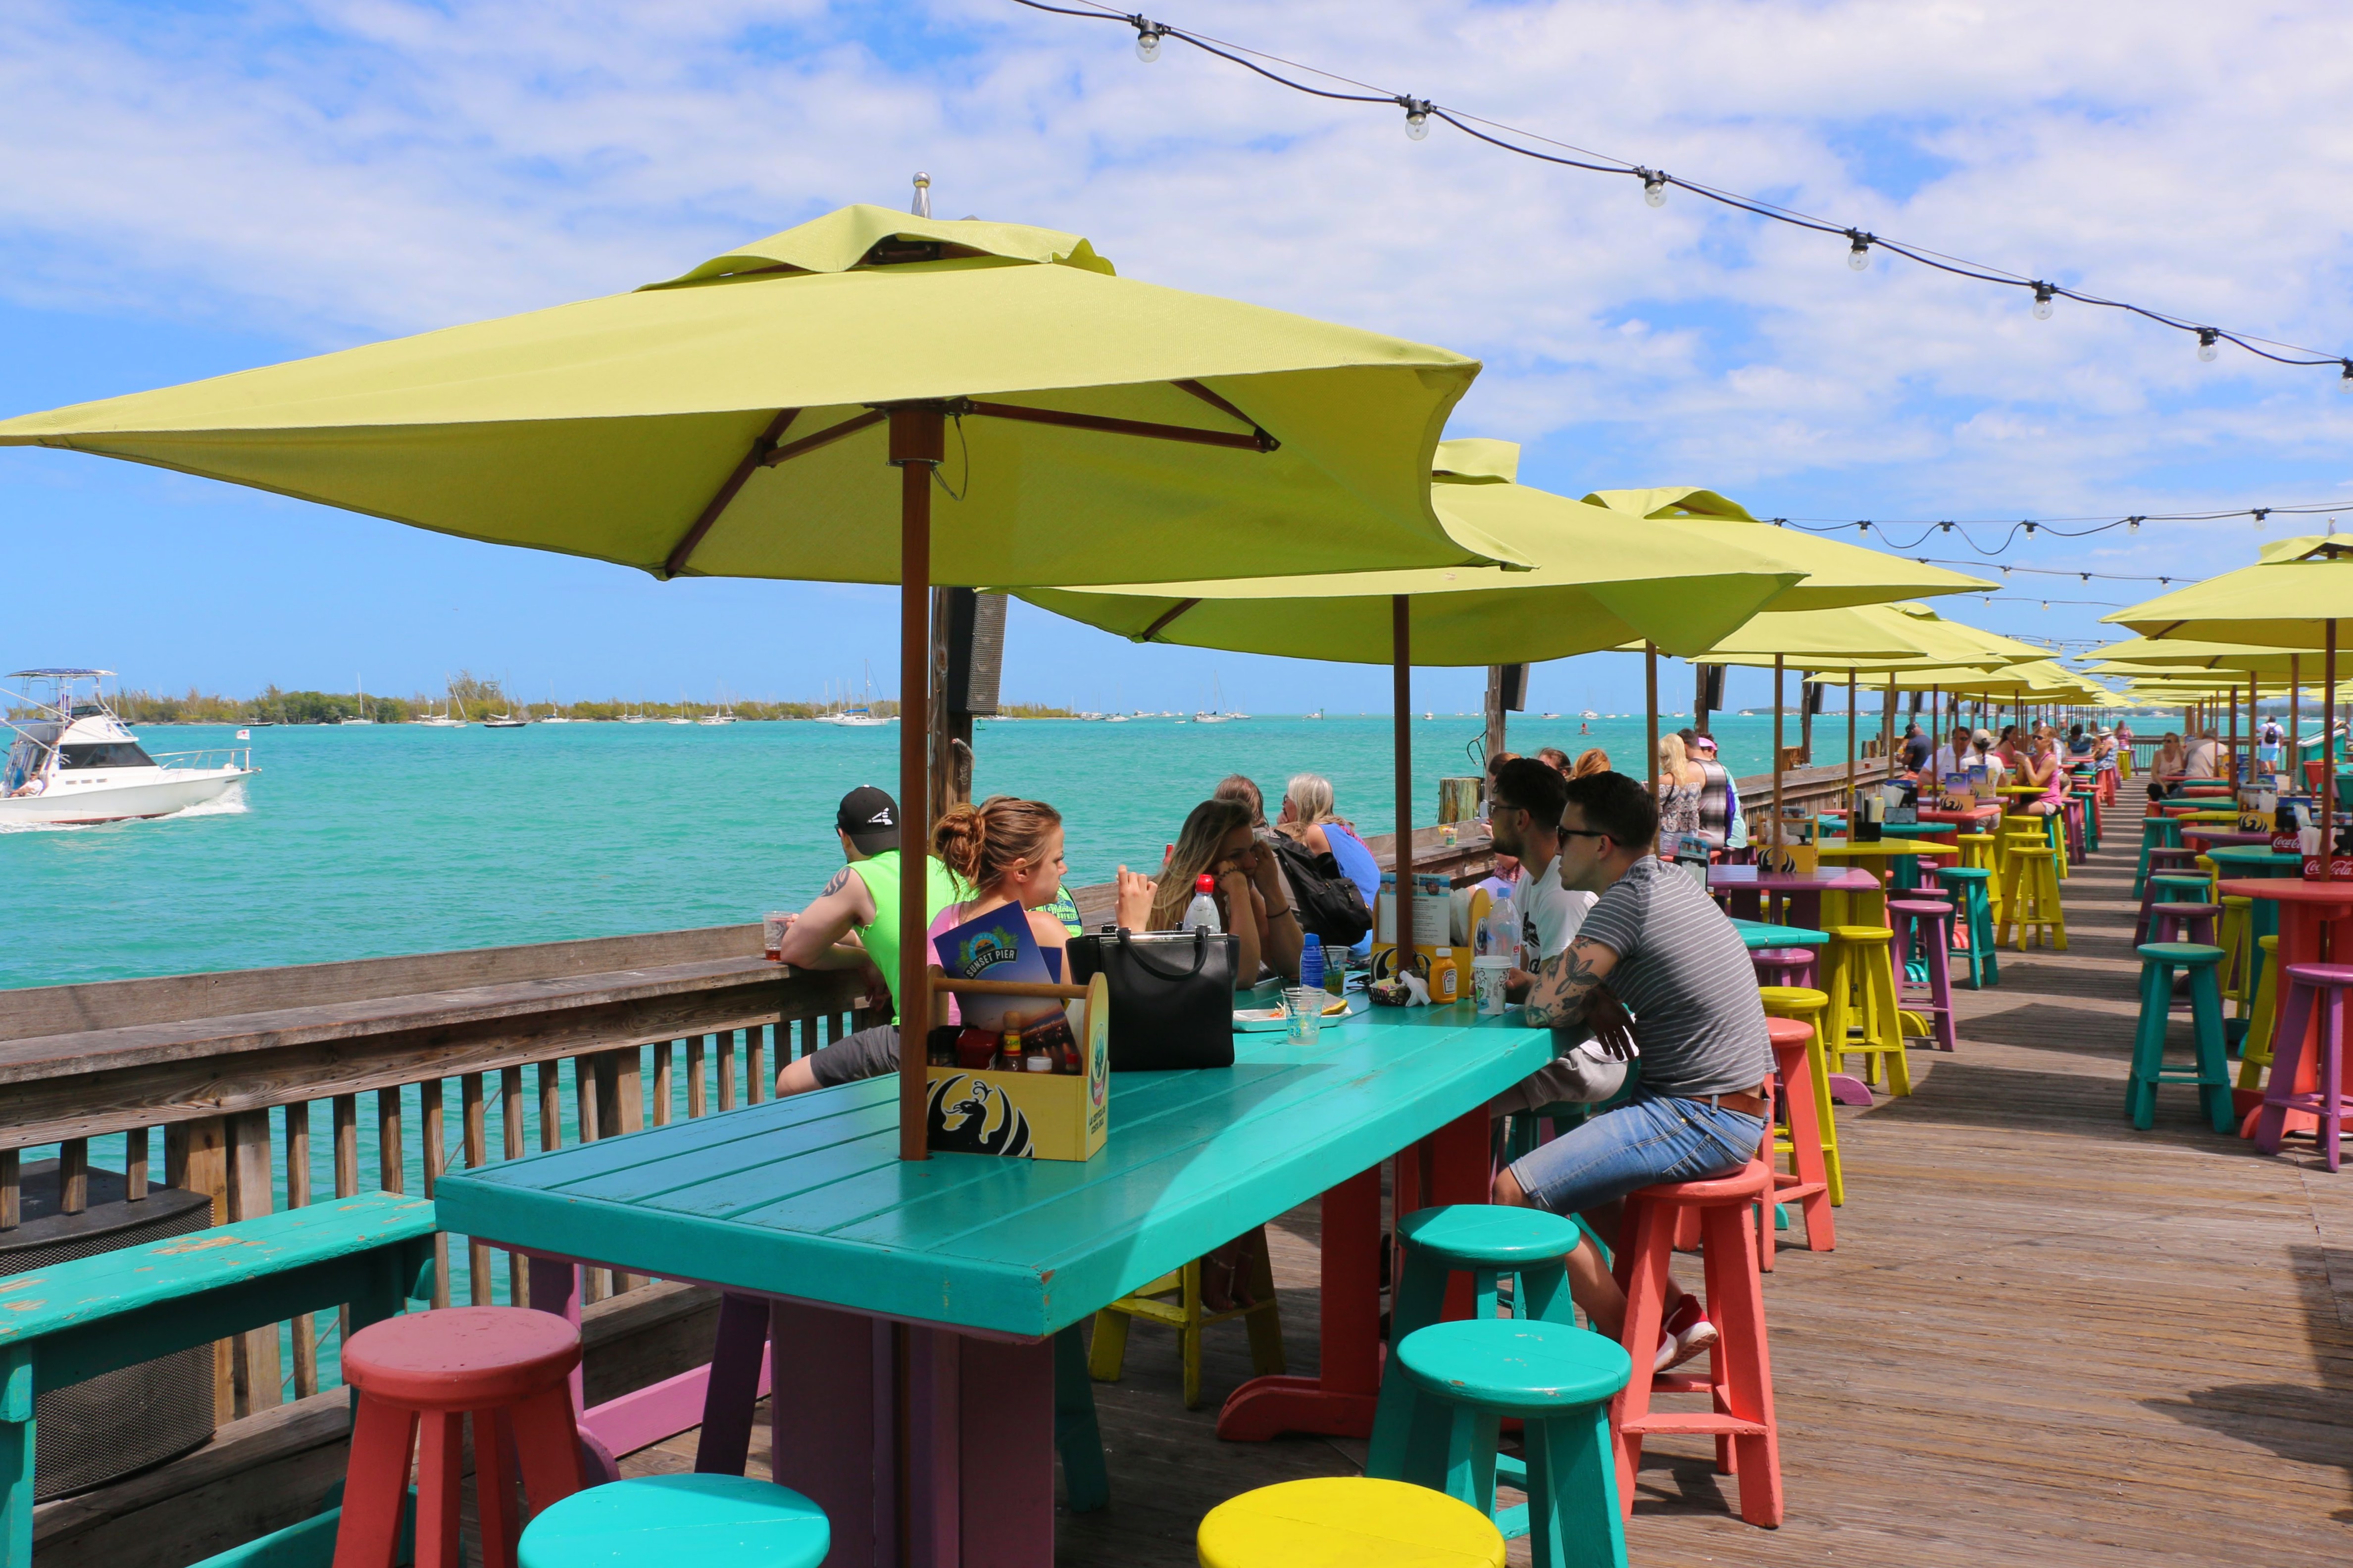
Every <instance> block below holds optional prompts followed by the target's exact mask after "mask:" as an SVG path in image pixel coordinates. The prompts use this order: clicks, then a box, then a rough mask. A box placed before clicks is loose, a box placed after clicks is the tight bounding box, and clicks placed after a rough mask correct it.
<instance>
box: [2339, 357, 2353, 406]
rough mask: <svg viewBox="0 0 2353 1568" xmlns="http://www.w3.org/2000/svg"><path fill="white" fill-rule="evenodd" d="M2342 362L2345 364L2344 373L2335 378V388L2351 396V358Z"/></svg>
mask: <svg viewBox="0 0 2353 1568" xmlns="http://www.w3.org/2000/svg"><path fill="white" fill-rule="evenodd" d="M2343 363H2344V365H2345V374H2343V375H2340V376H2338V377H2337V391H2339V392H2341V393H2343V394H2345V395H2347V396H2348V397H2353V359H2348V360H2346V361H2344V362H2343Z"/></svg>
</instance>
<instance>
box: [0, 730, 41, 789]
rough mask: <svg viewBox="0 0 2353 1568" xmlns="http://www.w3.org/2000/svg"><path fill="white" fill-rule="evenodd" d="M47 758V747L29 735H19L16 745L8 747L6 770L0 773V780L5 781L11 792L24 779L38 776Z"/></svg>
mask: <svg viewBox="0 0 2353 1568" xmlns="http://www.w3.org/2000/svg"><path fill="white" fill-rule="evenodd" d="M48 760H49V749H48V747H47V746H45V745H43V744H41V742H38V741H36V740H35V739H33V738H32V737H31V736H30V735H24V736H19V737H18V738H17V741H16V745H15V746H13V747H11V748H10V749H9V752H8V768H7V772H6V773H5V774H0V782H5V784H6V785H7V787H8V789H9V790H10V791H12V792H13V791H16V790H18V789H21V788H23V787H24V784H25V781H26V780H27V779H33V778H38V777H39V776H40V773H41V769H42V767H43V766H44V765H45V764H47V762H48Z"/></svg>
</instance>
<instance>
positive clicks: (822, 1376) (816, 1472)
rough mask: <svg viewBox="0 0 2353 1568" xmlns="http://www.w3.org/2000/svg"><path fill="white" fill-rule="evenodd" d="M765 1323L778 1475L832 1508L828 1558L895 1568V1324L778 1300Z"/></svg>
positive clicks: (848, 1566) (867, 1567) (833, 1563)
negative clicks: (771, 1348) (892, 1416)
mask: <svg viewBox="0 0 2353 1568" xmlns="http://www.w3.org/2000/svg"><path fill="white" fill-rule="evenodd" d="M768 1332H769V1336H770V1341H771V1342H772V1344H773V1346H774V1351H773V1353H772V1355H771V1358H770V1360H771V1377H772V1380H773V1382H774V1385H775V1397H774V1399H773V1401H772V1402H771V1404H770V1405H769V1407H768V1408H769V1416H770V1428H771V1431H772V1432H773V1434H774V1438H775V1444H776V1479H777V1480H779V1481H781V1482H782V1483H784V1484H785V1485H786V1486H788V1487H790V1488H792V1489H794V1490H795V1491H797V1492H799V1493H800V1494H801V1495H802V1496H804V1497H806V1498H807V1499H808V1500H810V1501H812V1502H814V1503H816V1504H817V1505H818V1507H819V1508H821V1509H823V1510H825V1512H826V1518H827V1519H828V1521H831V1523H832V1526H833V1551H832V1552H830V1553H829V1554H828V1556H827V1558H826V1564H827V1568H896V1563H897V1560H898V1523H897V1521H896V1520H895V1519H894V1518H893V1517H892V1516H893V1513H894V1512H895V1509H896V1500H897V1495H898V1487H897V1482H896V1476H895V1473H894V1467H895V1463H896V1456H895V1453H894V1452H893V1450H894V1449H895V1447H896V1444H895V1442H894V1440H893V1439H894V1437H895V1432H894V1425H895V1424H894V1423H892V1421H891V1420H890V1419H889V1415H890V1413H891V1408H892V1401H893V1397H894V1391H893V1387H892V1376H891V1373H892V1350H891V1347H892V1331H891V1325H890V1324H888V1323H884V1322H881V1321H877V1320H875V1319H872V1318H866V1317H860V1316H859V1315H858V1314H857V1313H854V1312H838V1311H833V1310H829V1309H828V1308H823V1307H811V1306H807V1305H804V1304H802V1303H799V1302H793V1301H778V1302H776V1303H774V1304H773V1305H772V1306H771V1308H770V1310H769V1318H768ZM1047 1392H1048V1395H1049V1397H1051V1394H1052V1386H1051V1384H1049V1385H1048V1390H1047ZM878 1411H879V1412H881V1415H883V1417H884V1419H883V1420H881V1422H878V1421H877V1420H876V1418H875V1417H876V1415H877V1412H878ZM1048 1474H1049V1476H1050V1475H1051V1472H1050V1471H1049V1472H1048Z"/></svg>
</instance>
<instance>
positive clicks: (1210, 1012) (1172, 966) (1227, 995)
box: [1070, 926, 1241, 1072]
mask: <svg viewBox="0 0 2353 1568" xmlns="http://www.w3.org/2000/svg"><path fill="white" fill-rule="evenodd" d="M1240 962H1241V939H1240V937H1235V936H1224V935H1219V934H1217V933H1215V932H1212V931H1125V930H1123V929H1121V928H1119V927H1117V926H1106V927H1104V928H1103V930H1102V931H1097V932H1089V933H1087V934H1086V935H1083V936H1074V937H1072V938H1071V941H1070V966H1071V984H1073V985H1084V984H1087V982H1089V981H1091V980H1092V979H1093V978H1094V977H1095V976H1096V975H1097V974H1101V975H1103V977H1104V978H1105V979H1106V980H1108V981H1109V982H1110V983H1111V1070H1112V1071H1113V1072H1156V1071H1164V1070H1166V1069H1168V1068H1229V1067H1231V1066H1233V1065H1234V970H1235V967H1236V966H1237V965H1238V964H1240Z"/></svg>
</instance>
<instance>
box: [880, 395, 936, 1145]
mask: <svg viewBox="0 0 2353 1568" xmlns="http://www.w3.org/2000/svg"><path fill="white" fill-rule="evenodd" d="M945 450H946V437H945V420H944V416H942V415H941V413H940V411H939V410H938V409H936V408H932V409H924V408H894V409H892V411H891V464H892V467H893V468H897V469H898V470H899V1158H901V1159H902V1160H926V1159H929V1158H930V1157H931V1151H930V1150H929V1149H928V1148H926V1147H925V1142H926V1139H925V1134H926V1132H927V1131H928V1127H929V1122H930V1110H929V1108H928V1106H927V1105H926V1103H925V1098H924V1089H925V1084H924V1072H923V1069H924V1068H925V1066H926V1065H927V1062H928V1052H927V1050H926V1048H925V1041H926V1040H927V1039H928V1037H930V1035H931V1032H932V1031H931V1025H932V988H931V984H930V981H931V973H930V972H931V965H930V963H927V962H926V959H925V952H924V950H925V949H926V948H927V947H929V946H930V945H931V944H930V941H929V937H928V932H929V931H930V928H931V923H932V921H931V914H930V912H929V910H927V909H926V908H925V907H924V906H925V904H926V903H927V902H928V900H926V899H925V897H924V891H925V889H927V888H928V887H929V886H930V883H931V879H930V876H929V875H928V872H929V869H930V868H928V867H927V866H925V865H924V859H925V858H926V857H927V856H928V855H929V854H930V849H931V843H930V841H931V830H932V825H931V821H930V813H929V802H930V800H931V789H930V784H929V783H928V781H927V779H926V777H925V763H927V761H928V757H927V753H928V752H929V751H930V749H931V738H932V726H931V722H930V709H931V679H930V676H931V663H932V470H933V468H934V465H935V464H937V463H938V462H939V460H940V458H942V457H943V456H944V455H945Z"/></svg>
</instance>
